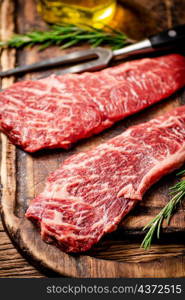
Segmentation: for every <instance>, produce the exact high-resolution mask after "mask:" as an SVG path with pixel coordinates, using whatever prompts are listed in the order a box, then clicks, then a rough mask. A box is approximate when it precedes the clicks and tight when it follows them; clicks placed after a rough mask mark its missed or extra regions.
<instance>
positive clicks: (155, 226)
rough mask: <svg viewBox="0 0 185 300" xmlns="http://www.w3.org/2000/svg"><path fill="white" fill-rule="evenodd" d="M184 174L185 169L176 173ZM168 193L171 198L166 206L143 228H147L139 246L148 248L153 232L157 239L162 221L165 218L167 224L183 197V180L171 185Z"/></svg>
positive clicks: (184, 183)
mask: <svg viewBox="0 0 185 300" xmlns="http://www.w3.org/2000/svg"><path fill="white" fill-rule="evenodd" d="M184 174H185V170H183V171H181V172H180V173H178V174H177V175H184ZM170 195H171V196H172V199H171V200H170V201H169V202H168V203H167V204H166V206H165V207H164V208H163V209H162V210H161V211H160V213H159V214H158V215H157V216H156V217H155V218H154V219H153V220H152V221H151V222H149V223H148V224H147V225H146V226H145V227H144V228H143V230H145V229H148V228H149V230H148V232H147V233H146V235H145V237H144V239H143V241H142V243H141V247H142V248H144V249H145V250H147V249H149V248H150V246H151V243H152V239H153V237H154V234H155V233H156V235H157V238H158V239H159V237H160V230H161V226H162V223H163V221H164V220H166V222H167V225H169V223H170V220H171V217H172V216H173V214H174V212H175V210H176V208H177V205H178V204H180V203H181V201H182V200H183V198H184V197H185V180H182V181H179V182H178V183H176V184H175V185H174V186H173V187H171V188H170Z"/></svg>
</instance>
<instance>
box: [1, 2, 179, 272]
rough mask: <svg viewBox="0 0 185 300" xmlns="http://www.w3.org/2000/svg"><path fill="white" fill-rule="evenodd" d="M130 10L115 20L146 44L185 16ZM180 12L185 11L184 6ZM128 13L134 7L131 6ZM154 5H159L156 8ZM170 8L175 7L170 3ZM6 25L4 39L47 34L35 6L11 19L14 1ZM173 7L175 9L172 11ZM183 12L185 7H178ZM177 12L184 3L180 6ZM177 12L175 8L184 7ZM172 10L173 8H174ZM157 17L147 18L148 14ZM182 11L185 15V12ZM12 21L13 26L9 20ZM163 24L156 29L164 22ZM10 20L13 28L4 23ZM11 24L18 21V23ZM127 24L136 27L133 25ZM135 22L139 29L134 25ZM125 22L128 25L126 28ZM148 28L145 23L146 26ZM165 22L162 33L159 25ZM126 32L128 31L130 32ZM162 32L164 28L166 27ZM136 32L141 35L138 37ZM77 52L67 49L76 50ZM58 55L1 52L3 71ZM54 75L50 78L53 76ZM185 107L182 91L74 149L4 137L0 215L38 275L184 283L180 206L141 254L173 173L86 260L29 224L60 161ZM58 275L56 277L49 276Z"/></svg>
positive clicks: (147, 6)
mask: <svg viewBox="0 0 185 300" xmlns="http://www.w3.org/2000/svg"><path fill="white" fill-rule="evenodd" d="M123 2H124V3H128V6H127V7H126V8H125V9H124V10H123V9H119V11H118V16H119V17H120V18H122V17H123V16H124V20H125V19H126V18H127V19H126V20H127V22H126V24H125V25H124V26H125V30H126V31H127V32H129V33H130V35H131V36H133V37H134V38H137V37H138V38H141V37H142V36H144V35H147V34H150V33H151V32H157V31H158V30H161V29H162V28H166V27H168V26H171V25H172V24H174V23H177V22H178V23H180V22H181V20H183V18H184V17H185V16H182V7H181V9H180V11H179V15H178V18H177V15H175V14H177V9H176V10H175V13H174V14H173V9H172V8H173V6H170V5H172V3H174V1H157V0H156V1H152V3H153V6H152V5H151V1H147V0H142V1H136V0H135V1H133V2H132V3H131V2H130V1H128V2H127V1H123ZM181 2H183V5H184V7H185V1H184V0H183V1H181ZM133 3H134V5H135V6H134V9H133V8H132V9H130V6H129V5H131V6H132V5H133ZM154 3H155V5H154ZM170 3H171V4H170ZM4 5H5V7H4V14H3V16H4V19H2V24H1V32H2V34H3V36H7V34H8V31H9V34H11V32H12V31H13V30H14V24H15V23H14V22H16V27H17V31H18V32H19V33H23V32H25V31H28V30H32V29H33V28H36V27H37V28H38V27H39V28H45V26H46V25H45V24H44V23H43V22H42V21H41V19H40V17H39V16H38V15H37V13H36V10H35V2H34V1H33V0H30V1H21V0H18V1H17V6H16V12H17V14H16V20H15V19H14V18H13V10H12V14H10V9H9V8H10V7H13V1H11V0H5V1H4ZM173 5H174V4H173ZM181 5H182V4H181ZM179 6H180V4H179ZM179 6H178V8H179ZM174 8H175V7H174ZM150 11H152V14H151V17H150V18H149V12H150ZM184 11H185V10H184ZM141 15H142V18H145V17H146V20H147V24H148V27H146V26H142V24H140V23H141V22H140V21H138V20H140V18H141V17H139V16H141ZM7 18H9V19H7ZM161 18H162V20H163V22H159V20H161ZM7 20H8V23H7ZM13 20H14V21H13ZM128 21H132V22H133V23H134V24H140V25H138V26H136V25H135V27H134V29H132V26H128ZM137 22H138V23H137ZM123 23H124V22H123ZM143 23H145V22H143ZM159 23H160V27H159V26H157V24H159ZM126 26H127V27H126ZM161 26H162V28H161ZM136 28H137V30H136ZM76 49H77V48H73V49H70V51H74V50H76ZM63 53H64V52H62V51H61V50H59V49H56V48H54V47H53V48H52V49H51V48H50V49H47V50H45V51H43V52H38V48H37V47H35V48H32V49H24V50H20V51H18V52H17V53H16V54H15V51H7V50H5V51H3V53H2V58H1V63H2V66H3V68H4V69H5V68H10V67H13V65H14V64H15V58H16V59H17V62H18V64H19V65H24V64H28V63H33V62H36V61H38V60H40V59H44V58H48V57H51V56H53V55H55V56H57V55H62V54H63ZM49 73H51V72H45V73H44V74H45V75H48V74H49ZM38 76H39V77H40V76H41V73H39V74H29V75H27V76H25V77H21V78H19V79H17V80H23V79H25V78H37V77H38ZM13 80H14V79H13V78H10V79H8V80H7V79H4V80H3V82H2V85H3V88H5V87H6V86H8V85H10V84H11V83H12V82H13ZM183 104H185V92H184V90H181V91H179V92H178V93H177V94H176V95H173V96H172V97H170V99H167V100H165V101H163V102H162V103H160V104H157V105H155V106H153V107H151V108H149V109H147V110H145V111H143V112H141V113H139V114H137V115H135V116H132V117H129V118H127V119H126V120H124V121H121V122H119V123H117V124H116V125H115V126H113V127H112V128H110V129H108V130H106V131H105V132H103V133H101V134H99V135H98V136H95V137H92V138H89V139H87V140H85V141H81V142H79V143H78V144H77V145H75V146H74V147H73V148H72V149H71V150H69V151H64V150H61V149H58V150H44V151H39V152H37V153H35V154H32V155H30V154H27V153H25V152H24V151H22V150H20V149H18V148H16V147H15V146H13V145H12V144H11V143H10V142H9V141H8V139H7V138H6V137H5V135H3V134H2V135H1V142H2V145H1V146H2V155H1V185H2V199H1V206H2V209H1V213H2V219H3V223H4V226H5V228H6V230H7V232H8V234H9V236H10V237H11V239H12V241H13V243H14V244H15V245H16V247H17V248H18V249H19V251H20V252H21V253H22V254H23V255H24V256H25V257H27V259H28V260H29V261H30V262H31V263H33V264H34V265H35V266H36V267H37V268H39V269H41V270H43V271H44V270H46V269H49V270H52V271H54V272H57V273H58V274H60V275H63V276H72V277H180V276H185V257H184V254H185V244H184V239H183V236H184V228H185V216H184V208H185V207H184V206H182V207H181V208H180V209H179V210H178V212H177V213H176V214H175V216H174V217H173V218H172V221H171V224H170V226H169V227H165V226H164V229H163V233H162V235H161V240H160V242H157V241H156V242H155V243H154V245H153V246H152V248H151V249H150V250H149V251H144V250H143V249H140V248H139V246H140V243H141V241H142V238H143V232H142V227H143V226H144V225H146V223H147V222H148V221H149V220H151V219H152V217H154V216H155V215H156V214H157V213H158V212H159V211H160V209H161V208H162V207H163V206H164V205H165V204H166V203H167V201H168V200H169V196H168V190H169V187H170V186H171V185H172V184H174V183H175V178H176V177H175V174H171V175H169V176H166V177H165V178H164V179H162V180H161V181H160V182H158V183H157V184H155V185H154V186H153V187H152V188H151V189H150V190H149V191H148V192H147V193H146V194H145V196H144V199H143V201H142V202H141V203H140V204H139V205H137V207H136V208H135V209H134V210H133V211H132V212H131V213H130V214H129V215H128V216H127V217H126V218H125V219H124V220H123V222H122V224H121V225H120V227H119V229H118V230H117V231H116V232H114V233H112V234H109V235H107V236H105V237H104V238H103V239H102V240H101V241H100V242H99V243H98V244H97V245H95V246H94V248H93V249H91V250H90V251H89V252H88V253H85V254H84V255H68V254H65V253H64V252H62V251H60V250H59V249H57V248H56V247H55V246H52V245H48V244H46V243H44V242H43V241H42V240H41V239H40V234H39V231H38V230H37V228H36V227H35V226H34V225H32V223H31V222H29V221H28V220H26V219H25V218H24V213H25V210H26V208H27V206H28V203H29V201H30V200H31V199H33V198H34V197H35V195H37V194H38V193H39V192H41V191H42V190H43V188H44V183H45V180H46V178H47V176H48V174H49V173H50V172H52V171H54V170H55V169H56V168H57V167H58V166H59V165H60V164H61V162H62V161H64V160H65V159H66V158H67V157H69V156H70V155H72V154H74V153H78V152H80V151H84V150H87V149H91V148H93V147H94V146H95V145H98V144H100V143H102V142H104V141H106V140H108V139H110V138H111V137H114V136H116V135H118V134H119V133H121V132H123V131H124V130H125V129H126V128H127V127H129V126H131V125H133V124H138V123H141V122H145V121H147V120H150V119H151V118H153V117H155V116H158V115H161V114H163V113H164V112H166V111H169V110H171V109H173V107H177V106H179V105H183ZM50 276H56V273H50Z"/></svg>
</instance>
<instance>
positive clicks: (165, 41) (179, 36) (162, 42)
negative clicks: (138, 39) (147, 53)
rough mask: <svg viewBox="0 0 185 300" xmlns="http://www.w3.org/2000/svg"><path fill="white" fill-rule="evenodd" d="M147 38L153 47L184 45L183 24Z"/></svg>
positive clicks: (184, 27)
mask: <svg viewBox="0 0 185 300" xmlns="http://www.w3.org/2000/svg"><path fill="white" fill-rule="evenodd" d="M148 39H149V40H150V42H151V46H152V48H154V49H162V48H175V47H181V46H184V47H185V24H183V25H178V26H175V27H173V28H170V29H168V30H165V31H163V32H161V33H159V34H156V35H153V36H150V37H149V38H148Z"/></svg>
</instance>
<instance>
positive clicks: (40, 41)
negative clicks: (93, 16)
mask: <svg viewBox="0 0 185 300" xmlns="http://www.w3.org/2000/svg"><path fill="white" fill-rule="evenodd" d="M82 42H83V43H84V42H86V43H89V44H90V45H91V46H93V47H97V46H100V45H107V46H110V47H112V48H113V49H119V48H122V47H124V46H125V45H127V44H130V43H132V42H133V41H132V40H131V39H129V38H128V37H127V36H126V35H125V34H124V33H123V32H121V31H119V30H115V29H113V28H111V27H109V26H105V27H104V29H97V28H94V27H91V26H87V25H84V26H83V25H82V26H76V25H70V24H64V25H54V26H51V28H50V29H49V30H47V31H38V30H35V31H32V32H28V33H25V34H15V35H13V36H12V38H10V40H8V41H7V42H0V47H9V48H21V47H25V46H30V47H32V46H34V45H40V49H41V50H42V49H45V48H47V47H49V46H54V45H55V46H60V47H61V48H62V49H64V48H69V47H71V46H74V45H78V44H80V43H82Z"/></svg>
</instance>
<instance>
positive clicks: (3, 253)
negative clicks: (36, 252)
mask: <svg viewBox="0 0 185 300" xmlns="http://www.w3.org/2000/svg"><path fill="white" fill-rule="evenodd" d="M0 21H1V22H0V37H1V40H7V39H8V38H9V37H10V36H11V35H12V32H14V28H15V24H14V1H11V0H4V1H1V6H0ZM0 61H1V68H2V69H8V68H12V67H13V66H14V65H15V50H3V51H1V58H0ZM13 81H14V78H8V79H3V80H2V82H1V86H2V88H6V87H7V86H9V85H10V84H11V83H12V82H13ZM1 142H2V144H1V146H2V147H1V152H2V153H5V154H6V155H5V156H4V157H2V159H1V174H3V176H1V184H2V185H4V186H6V189H3V190H2V199H6V198H7V197H9V198H10V199H13V195H15V189H16V182H15V181H16V179H15V151H16V150H15V147H14V146H13V145H12V144H11V143H10V142H9V141H8V139H7V138H6V136H5V135H3V134H1ZM7 173H8V174H7ZM9 175H10V176H9ZM9 204H10V206H7V207H6V206H5V213H6V216H7V218H8V220H7V222H9V223H10V225H11V226H14V225H15V224H17V223H16V222H15V221H14V217H13V218H12V217H11V216H10V213H9V212H10V211H12V209H13V206H12V204H14V203H13V202H10V203H9ZM42 276H43V275H42V274H40V272H38V271H37V270H36V269H35V268H33V267H32V266H31V265H30V264H29V263H27V261H26V260H25V259H24V258H23V257H22V256H21V255H20V254H19V253H18V252H17V250H16V248H15V247H14V246H13V245H12V243H11V241H10V239H9V237H8V236H7V234H6V233H5V232H4V229H3V226H2V223H1V220H0V277H42Z"/></svg>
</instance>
